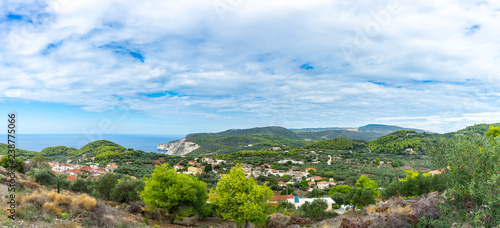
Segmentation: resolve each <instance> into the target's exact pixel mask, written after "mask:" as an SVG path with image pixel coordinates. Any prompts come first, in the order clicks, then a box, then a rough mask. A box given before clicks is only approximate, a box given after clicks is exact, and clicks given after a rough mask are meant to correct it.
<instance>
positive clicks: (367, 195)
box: [347, 188, 375, 207]
mask: <svg viewBox="0 0 500 228" xmlns="http://www.w3.org/2000/svg"><path fill="white" fill-rule="evenodd" d="M347 198H348V199H349V201H350V203H351V204H352V205H355V206H358V207H364V206H367V205H369V204H373V203H375V197H374V196H373V191H372V190H370V189H368V188H355V189H353V190H352V191H350V192H349V194H347Z"/></svg>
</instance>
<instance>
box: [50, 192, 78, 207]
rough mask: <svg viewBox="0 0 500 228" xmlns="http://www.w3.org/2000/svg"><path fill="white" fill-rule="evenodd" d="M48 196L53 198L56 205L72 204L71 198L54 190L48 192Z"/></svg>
mask: <svg viewBox="0 0 500 228" xmlns="http://www.w3.org/2000/svg"><path fill="white" fill-rule="evenodd" d="M47 197H48V198H49V199H50V200H52V201H53V202H54V203H55V204H56V205H61V206H69V205H70V204H71V202H72V201H71V198H70V197H69V196H65V195H62V194H59V193H56V192H54V191H52V192H50V193H48V194H47Z"/></svg>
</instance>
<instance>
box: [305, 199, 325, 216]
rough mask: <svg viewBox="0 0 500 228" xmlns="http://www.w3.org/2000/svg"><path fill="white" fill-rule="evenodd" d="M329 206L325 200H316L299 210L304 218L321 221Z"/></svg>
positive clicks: (306, 203)
mask: <svg viewBox="0 0 500 228" xmlns="http://www.w3.org/2000/svg"><path fill="white" fill-rule="evenodd" d="M327 208H328V204H327V203H326V201H325V200H323V199H315V200H314V201H313V202H312V203H309V202H305V203H304V204H302V206H301V207H300V208H299V210H300V211H301V212H302V213H303V215H304V217H307V218H310V219H319V218H321V217H322V216H323V215H324V214H325V210H326V209H327Z"/></svg>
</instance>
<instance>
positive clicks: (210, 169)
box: [203, 164, 212, 173]
mask: <svg viewBox="0 0 500 228" xmlns="http://www.w3.org/2000/svg"><path fill="white" fill-rule="evenodd" d="M203 171H204V172H205V173H208V172H211V171H212V165H211V164H207V165H205V168H203Z"/></svg>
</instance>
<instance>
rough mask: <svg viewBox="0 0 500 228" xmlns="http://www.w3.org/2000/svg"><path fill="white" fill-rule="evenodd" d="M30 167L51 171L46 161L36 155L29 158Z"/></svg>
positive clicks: (41, 156)
mask: <svg viewBox="0 0 500 228" xmlns="http://www.w3.org/2000/svg"><path fill="white" fill-rule="evenodd" d="M30 165H31V168H39V169H52V167H51V166H50V165H49V163H47V159H46V158H45V157H44V156H43V155H41V154H37V155H35V156H34V157H33V158H31V160H30Z"/></svg>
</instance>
